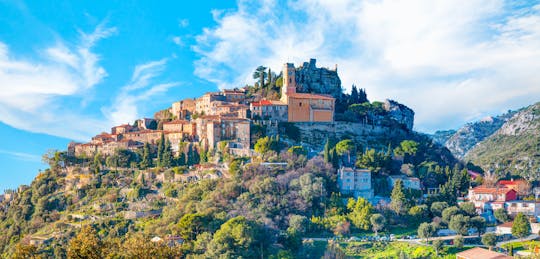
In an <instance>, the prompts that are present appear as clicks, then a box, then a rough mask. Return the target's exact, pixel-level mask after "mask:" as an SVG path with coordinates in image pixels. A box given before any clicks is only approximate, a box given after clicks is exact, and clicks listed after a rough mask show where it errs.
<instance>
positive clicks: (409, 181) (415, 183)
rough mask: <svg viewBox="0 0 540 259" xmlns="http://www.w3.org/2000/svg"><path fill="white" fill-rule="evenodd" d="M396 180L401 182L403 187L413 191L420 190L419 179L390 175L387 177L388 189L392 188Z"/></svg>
mask: <svg viewBox="0 0 540 259" xmlns="http://www.w3.org/2000/svg"><path fill="white" fill-rule="evenodd" d="M397 180H401V182H402V183H403V187H404V188H407V189H413V190H422V185H421V184H420V179H418V178H416V177H407V176H406V175H390V176H388V184H389V185H390V188H394V185H395V184H396V182H397Z"/></svg>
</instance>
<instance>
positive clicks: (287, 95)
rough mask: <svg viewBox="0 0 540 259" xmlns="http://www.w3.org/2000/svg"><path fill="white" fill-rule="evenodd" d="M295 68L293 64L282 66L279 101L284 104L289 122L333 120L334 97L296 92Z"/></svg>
mask: <svg viewBox="0 0 540 259" xmlns="http://www.w3.org/2000/svg"><path fill="white" fill-rule="evenodd" d="M295 74H296V69H295V67H294V64H292V63H286V64H285V65H284V67H283V86H282V88H281V102H282V103H284V104H286V105H287V107H288V109H287V116H288V121H289V122H332V121H334V107H335V99H334V98H333V97H331V96H329V95H322V94H309V93H297V92H296V77H295Z"/></svg>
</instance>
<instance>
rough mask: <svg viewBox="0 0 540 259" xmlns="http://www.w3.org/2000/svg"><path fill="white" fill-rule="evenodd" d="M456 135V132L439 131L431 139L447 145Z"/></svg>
mask: <svg viewBox="0 0 540 259" xmlns="http://www.w3.org/2000/svg"><path fill="white" fill-rule="evenodd" d="M454 134H456V131H455V130H437V131H436V132H435V133H433V134H432V135H430V137H431V138H432V139H433V141H435V142H436V143H438V144H441V145H446V141H448V139H450V138H451V137H452V136H454Z"/></svg>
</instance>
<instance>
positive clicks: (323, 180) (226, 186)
mask: <svg viewBox="0 0 540 259" xmlns="http://www.w3.org/2000/svg"><path fill="white" fill-rule="evenodd" d="M253 78H254V79H255V80H257V81H258V82H256V83H255V84H254V85H251V86H246V87H242V88H237V89H224V90H221V91H218V92H210V93H206V94H204V95H203V96H201V97H199V98H195V99H190V98H188V99H183V100H179V101H177V102H174V103H172V105H171V107H167V108H166V109H164V110H161V111H159V112H156V113H155V114H154V117H153V118H141V119H138V120H136V121H135V122H133V123H131V124H124V125H118V126H114V127H112V129H111V131H110V133H101V134H98V135H96V136H94V137H93V138H92V139H91V141H90V142H88V143H75V142H72V143H70V144H69V145H68V150H67V151H53V152H50V153H47V154H45V155H44V161H45V162H47V163H48V164H49V166H50V168H48V169H46V170H44V171H41V172H40V173H39V175H38V176H37V177H36V178H35V180H34V181H33V182H32V184H31V185H29V186H26V185H23V186H21V187H19V188H18V190H7V191H6V192H5V193H4V194H2V195H0V232H3V233H6V235H0V256H3V257H7V258H28V257H31V256H33V255H34V254H39V255H43V256H44V257H45V258H66V257H67V258H80V256H79V254H80V253H82V252H84V253H89V254H92V255H93V256H91V257H88V258H105V257H106V258H155V257H158V258H240V257H242V258H321V257H323V256H325V258H345V255H346V256H351V257H357V258H365V255H366V254H370V255H371V254H373V255H374V257H375V258H450V257H449V256H451V258H453V256H452V255H456V256H457V258H484V257H479V256H484V255H490V256H494V257H493V258H508V257H498V256H505V255H501V254H500V253H496V252H493V251H487V250H486V249H484V248H481V247H488V248H493V247H495V246H497V247H499V251H503V252H505V253H506V254H512V253H513V250H512V249H513V248H508V246H507V245H506V244H507V242H510V241H512V240H514V239H516V238H521V239H524V238H531V239H534V238H537V237H538V236H537V235H535V233H538V231H539V230H540V223H537V222H538V221H539V220H540V202H538V201H539V197H540V189H539V188H533V184H534V180H529V181H528V180H525V179H513V176H509V177H506V178H502V177H495V176H494V175H493V174H491V173H490V172H489V171H486V172H483V171H482V168H479V167H477V166H475V165H474V164H470V163H469V164H465V163H463V162H462V161H459V160H457V159H456V158H455V157H454V156H453V155H452V153H450V151H449V150H448V149H446V148H445V147H443V146H442V145H440V144H437V143H436V142H434V141H433V140H432V139H431V138H430V137H429V136H427V135H425V134H422V133H418V132H415V131H414V130H413V124H414V123H413V122H414V112H413V111H412V110H411V109H410V108H408V107H407V106H405V105H403V104H400V103H398V102H396V101H393V100H385V101H384V102H378V101H372V102H370V101H369V100H368V99H367V94H366V92H365V90H364V89H360V90H358V89H357V88H356V86H354V85H353V86H352V89H351V91H350V93H344V92H343V90H342V88H341V81H340V79H339V76H338V72H337V66H336V67H335V68H333V69H329V68H318V67H317V66H316V60H315V59H311V60H310V61H309V62H304V63H303V64H302V65H301V66H298V67H295V66H294V64H291V63H286V64H284V65H283V69H282V71H281V72H280V73H279V74H275V73H273V72H272V71H270V70H269V69H268V70H267V69H266V68H265V67H262V66H261V67H259V68H257V69H256V71H255V73H254V75H253ZM532 179H534V178H532ZM509 240H510V241H509ZM515 241H517V240H514V241H512V242H515ZM473 247H474V248H473ZM512 247H513V246H512ZM530 247H531V250H533V251H532V252H530V253H533V252H534V253H535V254H536V255H538V254H540V248H538V247H540V243H538V244H536V243H534V244H532V243H531V245H530ZM469 248H471V249H469ZM467 249H468V250H467ZM522 250H523V249H522ZM29 251H33V252H29ZM111 251H112V252H111ZM519 252H526V251H519ZM32 253H34V254H32ZM109 253H110V254H109ZM222 255H226V256H222ZM489 258H492V257H489Z"/></svg>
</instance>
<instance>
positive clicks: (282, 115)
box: [250, 100, 288, 121]
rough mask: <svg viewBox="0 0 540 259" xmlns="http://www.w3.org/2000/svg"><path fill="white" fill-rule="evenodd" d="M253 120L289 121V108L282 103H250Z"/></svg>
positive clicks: (264, 101) (262, 101) (270, 101)
mask: <svg viewBox="0 0 540 259" xmlns="http://www.w3.org/2000/svg"><path fill="white" fill-rule="evenodd" d="M250 110H251V118H259V119H263V120H275V121H287V120H288V116H287V114H288V113H287V111H288V107H287V105H286V104H284V103H282V102H280V101H272V100H260V101H258V102H252V103H250Z"/></svg>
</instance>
